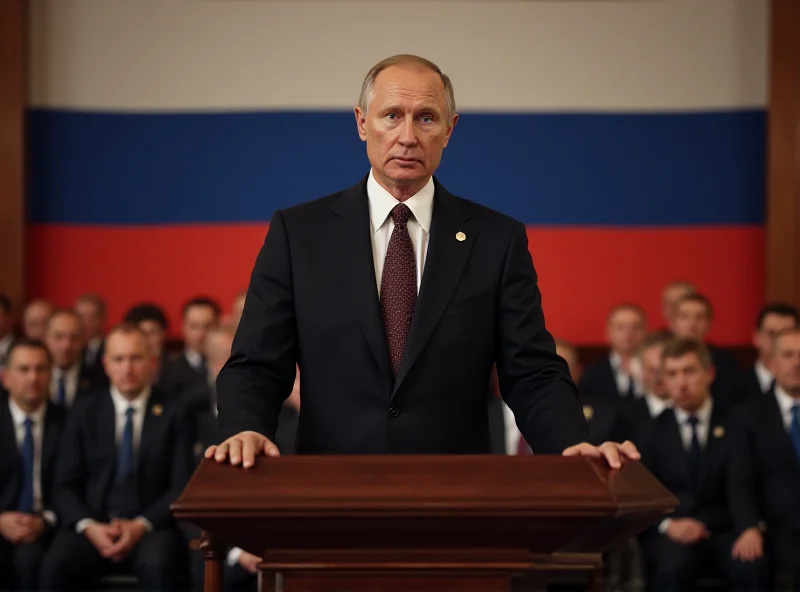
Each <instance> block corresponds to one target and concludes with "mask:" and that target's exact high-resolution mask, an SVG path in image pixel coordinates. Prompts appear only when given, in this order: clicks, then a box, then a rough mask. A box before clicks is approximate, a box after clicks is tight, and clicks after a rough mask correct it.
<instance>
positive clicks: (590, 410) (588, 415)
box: [583, 405, 594, 421]
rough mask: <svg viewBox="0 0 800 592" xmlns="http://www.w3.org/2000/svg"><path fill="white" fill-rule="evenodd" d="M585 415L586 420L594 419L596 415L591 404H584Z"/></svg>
mask: <svg viewBox="0 0 800 592" xmlns="http://www.w3.org/2000/svg"><path fill="white" fill-rule="evenodd" d="M583 416H584V417H585V418H586V421H592V418H593V417H594V408H593V407H592V406H591V405H584V406H583Z"/></svg>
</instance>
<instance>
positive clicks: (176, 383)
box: [162, 297, 221, 395]
mask: <svg viewBox="0 0 800 592" xmlns="http://www.w3.org/2000/svg"><path fill="white" fill-rule="evenodd" d="M220 314H221V309H220V306H219V304H217V302H215V301H214V300H211V299H210V298H203V297H197V298H193V299H191V300H189V301H188V302H187V303H186V304H184V306H183V325H182V327H181V329H182V332H183V346H184V349H183V352H182V353H181V354H180V355H179V356H178V357H176V358H175V359H174V360H170V362H168V363H167V366H166V368H164V374H163V378H162V380H163V383H162V384H163V385H164V387H165V388H166V389H167V390H168V391H169V392H170V393H171V394H174V395H179V394H180V393H183V392H185V391H186V389H188V388H189V387H190V386H192V385H195V384H204V383H205V382H206V380H207V378H208V369H207V367H206V360H205V358H204V356H203V341H204V340H205V338H206V333H208V331H209V330H210V329H211V328H213V327H216V326H217V325H218V323H219V319H220Z"/></svg>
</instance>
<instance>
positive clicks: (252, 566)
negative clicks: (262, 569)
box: [238, 551, 261, 574]
mask: <svg viewBox="0 0 800 592" xmlns="http://www.w3.org/2000/svg"><path fill="white" fill-rule="evenodd" d="M238 561H239V565H241V566H242V569H244V570H245V571H246V572H247V573H251V574H254V573H256V572H257V571H258V568H257V567H256V566H257V565H258V564H259V563H261V557H256V556H255V555H253V554H252V553H248V552H247V551H242V552H241V553H240V554H239V560H238Z"/></svg>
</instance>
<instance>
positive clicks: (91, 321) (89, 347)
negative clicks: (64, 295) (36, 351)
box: [75, 293, 108, 380]
mask: <svg viewBox="0 0 800 592" xmlns="http://www.w3.org/2000/svg"><path fill="white" fill-rule="evenodd" d="M75 312H76V313H77V314H78V316H79V317H80V318H81V322H82V323H83V330H84V341H85V345H84V348H83V353H82V354H81V357H82V358H83V364H84V368H85V369H86V371H87V372H88V373H89V374H91V375H92V376H96V377H98V378H99V379H100V380H108V377H106V375H105V370H103V348H104V341H103V332H104V330H105V325H106V303H105V301H104V300H103V299H102V298H101V297H100V296H98V295H97V294H92V293H87V294H83V295H81V296H80V297H78V299H77V300H76V301H75Z"/></svg>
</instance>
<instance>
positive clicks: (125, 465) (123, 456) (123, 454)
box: [117, 407, 134, 481]
mask: <svg viewBox="0 0 800 592" xmlns="http://www.w3.org/2000/svg"><path fill="white" fill-rule="evenodd" d="M133 413H134V409H133V407H128V408H127V409H126V410H125V427H124V428H123V430H122V440H121V441H120V443H119V449H118V450H117V481H119V480H121V479H123V478H124V477H125V476H127V475H128V473H130V472H131V471H132V470H133Z"/></svg>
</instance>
